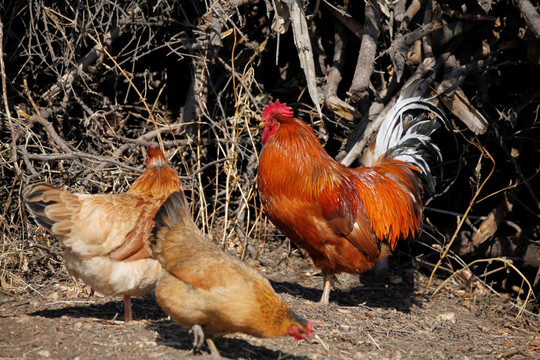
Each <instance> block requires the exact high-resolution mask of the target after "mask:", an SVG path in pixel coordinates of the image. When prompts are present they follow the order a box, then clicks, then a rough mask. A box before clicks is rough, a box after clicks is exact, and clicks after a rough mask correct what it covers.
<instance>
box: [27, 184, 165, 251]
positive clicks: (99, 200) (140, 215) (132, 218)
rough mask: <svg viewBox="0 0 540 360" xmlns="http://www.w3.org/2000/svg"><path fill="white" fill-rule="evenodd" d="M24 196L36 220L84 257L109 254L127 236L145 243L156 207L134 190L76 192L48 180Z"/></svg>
mask: <svg viewBox="0 0 540 360" xmlns="http://www.w3.org/2000/svg"><path fill="white" fill-rule="evenodd" d="M23 197H24V199H25V202H26V205H27V207H28V209H29V210H30V212H31V213H32V215H33V216H34V218H35V219H36V222H37V223H38V224H39V225H41V226H43V227H45V228H47V229H49V230H51V231H52V233H54V234H55V235H56V236H57V238H58V239H59V240H60V241H61V242H62V244H63V245H64V246H65V247H66V248H67V249H69V250H70V251H71V252H72V253H73V254H74V255H75V256H78V257H80V258H82V259H87V258H91V257H95V256H104V255H108V254H110V253H111V252H113V251H114V250H116V249H118V248H119V247H121V246H122V245H123V244H124V243H125V242H126V241H127V240H135V242H137V241H139V242H141V243H142V241H143V240H144V238H145V236H143V235H142V233H146V237H148V235H149V234H150V229H151V226H152V224H153V220H152V217H153V215H154V214H155V212H156V211H157V206H156V205H155V204H152V203H149V202H148V201H145V199H144V198H142V197H140V196H137V195H133V194H118V195H110V194H106V195H88V194H74V193H70V192H69V191H65V190H61V189H56V188H54V187H51V186H49V185H46V184H37V185H34V186H30V187H28V188H26V189H25V191H24V193H23ZM135 248H137V247H135ZM140 248H141V246H139V247H138V249H136V250H135V251H137V250H140ZM123 255H124V256H125V254H123ZM129 255H132V254H129ZM120 257H121V256H120Z"/></svg>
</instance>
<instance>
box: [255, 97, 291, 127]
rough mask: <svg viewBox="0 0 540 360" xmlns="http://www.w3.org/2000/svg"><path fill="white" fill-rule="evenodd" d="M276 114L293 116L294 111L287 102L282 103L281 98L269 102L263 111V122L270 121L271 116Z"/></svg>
mask: <svg viewBox="0 0 540 360" xmlns="http://www.w3.org/2000/svg"><path fill="white" fill-rule="evenodd" d="M275 115H283V116H285V117H292V116H293V111H292V109H291V108H290V107H288V106H287V104H285V103H280V102H279V100H276V102H271V101H270V102H269V103H268V105H266V106H265V107H264V110H263V113H262V122H264V123H266V122H269V121H270V118H272V117H274V116H275Z"/></svg>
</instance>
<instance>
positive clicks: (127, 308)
mask: <svg viewBox="0 0 540 360" xmlns="http://www.w3.org/2000/svg"><path fill="white" fill-rule="evenodd" d="M131 320H133V313H132V312H131V297H130V296H129V295H124V322H125V323H127V322H130V321H131Z"/></svg>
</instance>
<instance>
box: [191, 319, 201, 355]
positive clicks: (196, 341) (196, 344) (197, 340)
mask: <svg viewBox="0 0 540 360" xmlns="http://www.w3.org/2000/svg"><path fill="white" fill-rule="evenodd" d="M191 332H192V333H193V351H194V352H196V351H199V350H201V346H202V344H203V342H204V332H203V331H202V327H201V326H200V325H193V327H192V328H191Z"/></svg>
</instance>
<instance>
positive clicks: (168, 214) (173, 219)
mask: <svg viewBox="0 0 540 360" xmlns="http://www.w3.org/2000/svg"><path fill="white" fill-rule="evenodd" d="M154 222H155V223H156V225H155V226H154V229H153V230H152V233H153V235H154V236H153V239H152V246H154V245H155V242H156V240H155V239H156V238H157V237H158V233H159V232H160V230H161V229H162V228H166V229H168V228H170V227H172V226H174V225H176V224H182V225H184V226H190V225H192V224H194V223H193V219H192V218H191V213H190V211H189V205H188V204H187V201H186V198H185V196H184V194H183V192H179V191H175V192H173V193H172V194H171V195H169V197H168V198H167V200H165V202H164V203H163V205H161V207H160V208H159V210H158V212H157V213H156V216H154Z"/></svg>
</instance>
